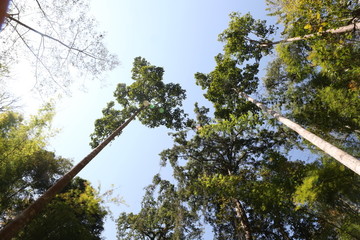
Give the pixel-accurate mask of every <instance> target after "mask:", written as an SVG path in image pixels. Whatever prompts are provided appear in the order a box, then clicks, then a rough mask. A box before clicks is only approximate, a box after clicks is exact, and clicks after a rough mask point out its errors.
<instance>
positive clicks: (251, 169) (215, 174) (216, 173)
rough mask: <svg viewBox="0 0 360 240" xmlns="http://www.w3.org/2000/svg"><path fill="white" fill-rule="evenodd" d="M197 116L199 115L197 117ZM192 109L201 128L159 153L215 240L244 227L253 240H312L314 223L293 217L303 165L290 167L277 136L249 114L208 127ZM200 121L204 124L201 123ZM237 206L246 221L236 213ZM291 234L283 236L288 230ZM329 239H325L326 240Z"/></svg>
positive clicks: (303, 216) (176, 137) (236, 233)
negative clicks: (296, 192) (200, 214)
mask: <svg viewBox="0 0 360 240" xmlns="http://www.w3.org/2000/svg"><path fill="white" fill-rule="evenodd" d="M200 110H201V111H200ZM206 112H207V111H205V110H204V109H202V108H198V107H196V113H197V117H198V119H200V120H201V124H199V123H200V122H196V121H195V120H194V125H195V126H196V125H198V126H199V125H200V126H201V127H197V128H195V129H194V128H193V129H192V130H195V131H196V132H195V133H194V134H191V133H190V131H192V130H183V131H180V132H177V133H175V134H173V137H174V142H175V143H174V146H173V147H172V148H171V149H167V150H165V151H163V152H162V153H161V157H162V160H163V164H165V163H166V162H169V163H170V164H171V166H172V167H173V169H174V177H175V178H176V180H177V181H178V182H179V186H180V187H181V188H182V191H183V192H184V193H185V194H186V196H187V198H186V199H187V204H189V206H191V207H192V209H193V211H199V212H201V213H202V214H203V216H204V219H205V220H206V222H207V223H209V224H210V225H211V226H212V227H213V231H214V233H215V237H216V239H235V238H237V236H239V235H241V234H244V229H243V227H241V226H242V224H241V222H246V221H247V222H248V227H249V228H250V229H251V231H252V234H253V237H254V238H256V239H262V238H264V239H265V238H266V236H267V237H268V236H271V237H272V238H275V239H283V238H290V239H305V238H311V237H313V236H315V235H314V233H317V234H320V232H321V231H320V230H317V226H318V224H321V223H319V222H318V221H317V220H316V219H315V218H313V217H309V216H308V215H307V213H306V211H305V210H301V211H295V206H296V205H295V204H294V203H293V202H292V194H293V193H294V192H295V189H296V187H297V186H298V185H300V184H301V183H302V179H303V177H304V176H305V173H306V169H307V168H306V167H305V164H304V163H302V162H299V161H293V162H290V161H288V160H287V158H286V157H285V156H283V155H282V154H281V153H280V152H279V150H280V149H281V147H282V146H283V143H284V139H283V137H282V135H281V133H276V132H273V131H269V130H266V129H264V128H262V127H261V124H262V123H263V122H264V119H263V118H262V117H261V116H259V115H257V114H253V113H252V112H248V113H247V114H243V115H242V116H240V117H235V116H233V115H232V116H230V119H229V120H221V121H220V120H218V121H211V119H209V118H206V116H204V114H206ZM204 120H205V121H204ZM234 202H239V203H240V204H241V205H242V206H243V208H244V211H245V212H246V216H247V219H244V216H243V217H239V216H238V214H237V213H236V211H235V209H237V208H238V207H237V205H234ZM290 228H291V229H292V231H288V229H290ZM328 236H329V235H328Z"/></svg>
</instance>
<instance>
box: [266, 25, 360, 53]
mask: <svg viewBox="0 0 360 240" xmlns="http://www.w3.org/2000/svg"><path fill="white" fill-rule="evenodd" d="M356 29H360V22H356V23H352V24H349V25H347V26H343V27H339V28H335V29H329V30H326V31H323V32H318V33H313V34H307V35H304V36H301V37H293V38H288V39H284V40H280V41H275V42H268V43H266V42H264V43H261V44H260V46H261V47H270V46H272V45H275V44H279V43H288V42H295V41H300V40H304V39H307V38H311V37H314V36H319V35H321V34H324V33H334V34H339V33H345V32H350V31H353V30H356Z"/></svg>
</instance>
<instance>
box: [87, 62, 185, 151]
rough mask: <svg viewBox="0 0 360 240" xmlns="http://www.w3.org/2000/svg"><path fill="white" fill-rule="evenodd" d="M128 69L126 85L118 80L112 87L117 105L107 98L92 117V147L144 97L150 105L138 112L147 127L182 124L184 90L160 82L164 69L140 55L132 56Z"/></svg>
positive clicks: (177, 125) (183, 117) (133, 109)
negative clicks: (129, 77)
mask: <svg viewBox="0 0 360 240" xmlns="http://www.w3.org/2000/svg"><path fill="white" fill-rule="evenodd" d="M131 72H132V79H133V80H134V82H133V83H132V84H131V85H129V86H126V84H124V83H119V84H118V85H117V87H116V90H115V91H114V97H115V99H116V101H117V103H118V104H119V105H120V109H119V110H117V109H116V105H115V102H114V101H111V102H109V103H108V104H107V107H106V108H104V109H103V111H102V112H103V115H104V116H103V117H102V118H100V119H97V120H96V121H95V131H94V133H93V134H91V139H92V142H91V143H90V145H91V146H92V147H96V146H97V145H98V144H99V142H100V141H102V140H103V139H104V138H105V137H107V136H108V135H109V134H110V133H111V132H112V131H113V130H114V129H115V128H116V126H118V125H119V124H120V123H122V122H123V121H124V119H126V118H128V117H129V116H130V114H132V113H133V112H134V111H135V110H136V108H137V106H138V105H139V104H142V103H143V102H144V101H147V102H149V103H150V106H149V108H146V109H144V111H142V112H141V113H140V114H139V121H140V122H141V123H142V124H144V125H146V126H148V127H151V128H153V127H158V126H161V125H164V126H166V127H168V128H172V129H180V128H181V127H182V126H183V125H184V121H185V119H186V116H187V115H186V114H185V113H184V110H183V109H181V105H182V101H183V100H184V99H185V98H186V94H185V90H184V89H182V88H181V86H180V85H179V84H175V83H164V81H163V75H164V69H163V68H162V67H157V66H154V65H151V64H150V63H149V62H148V61H146V59H144V58H142V57H136V58H135V59H134V64H133V68H132V70H131Z"/></svg>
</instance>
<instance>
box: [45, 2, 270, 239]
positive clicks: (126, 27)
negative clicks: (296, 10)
mask: <svg viewBox="0 0 360 240" xmlns="http://www.w3.org/2000/svg"><path fill="white" fill-rule="evenodd" d="M265 8H266V5H265V2H264V1H257V0H254V1H246V0H221V1H220V0H217V1H216V0H207V1H205V0H181V1H177V0H173V1H169V0H167V1H166V0H153V1H149V0H108V1H101V0H93V1H92V11H93V14H94V15H95V17H96V19H97V20H98V21H99V29H101V30H104V31H106V32H107V36H106V38H105V41H106V42H107V46H108V48H109V49H110V51H111V52H113V53H115V54H117V55H118V57H119V60H120V61H121V65H120V66H119V67H118V68H117V69H116V70H114V71H113V72H111V73H108V74H107V77H106V81H105V82H103V83H99V82H87V83H86V87H87V90H86V91H85V92H84V91H80V90H78V88H77V87H76V86H75V87H74V90H73V95H72V97H66V98H63V99H62V100H61V101H60V102H59V103H58V104H57V109H56V111H57V115H56V117H55V119H54V123H53V125H54V127H56V128H59V129H61V131H60V133H59V134H58V135H57V136H56V137H55V138H54V139H52V140H51V142H50V147H49V148H50V149H51V150H54V151H55V152H56V153H57V154H58V155H61V156H63V157H66V158H70V159H73V161H74V163H77V162H78V161H80V160H81V159H82V158H83V157H85V156H86V155H87V154H88V153H89V151H90V147H89V145H88V143H89V140H90V138H89V135H90V134H91V133H92V131H93V123H94V121H95V120H96V119H97V118H99V117H101V109H102V108H104V107H105V106H106V103H107V102H109V101H111V100H113V96H112V92H113V91H114V90H115V87H116V84H117V83H119V82H124V83H127V84H131V78H130V76H131V73H130V71H131V68H132V62H133V59H134V58H135V57H137V56H142V57H144V58H146V59H147V60H148V61H149V62H150V63H151V64H153V65H156V66H161V67H164V70H165V74H164V81H165V82H175V83H180V84H181V85H182V87H183V88H185V89H186V90H187V96H188V97H187V100H186V101H185V103H184V107H185V110H186V111H187V112H189V113H191V112H192V109H193V106H194V103H195V102H199V103H200V104H202V105H206V106H210V105H209V104H208V103H207V102H206V101H205V99H204V98H203V96H202V94H203V92H202V91H201V89H200V88H199V87H198V86H196V85H195V80H194V73H196V72H205V73H208V72H210V71H211V70H212V69H213V67H214V64H215V63H214V56H215V55H216V54H218V53H219V52H221V51H222V45H221V43H219V42H218V41H217V36H218V34H219V33H221V32H222V31H223V30H224V29H225V28H227V24H228V21H229V17H228V15H229V13H231V12H233V11H238V12H241V13H244V14H245V13H247V12H251V14H252V15H253V16H254V17H255V18H260V19H270V20H271V21H272V23H273V22H274V19H271V18H270V17H268V16H266V14H267V13H266V12H265ZM168 132H169V130H167V129H165V128H162V127H160V128H156V129H149V128H147V127H144V126H142V125H141V124H140V123H139V122H136V121H135V122H132V123H131V124H130V125H129V126H128V127H127V128H126V129H125V130H124V132H123V134H122V135H121V136H120V137H118V138H117V139H116V140H115V141H114V142H113V143H112V144H111V146H108V147H107V148H106V149H104V150H103V152H102V153H100V154H99V155H98V156H97V157H96V158H95V159H94V160H93V161H92V162H91V163H90V164H89V165H88V166H87V167H86V168H85V169H84V170H83V171H82V172H81V173H80V176H81V177H83V178H86V179H88V180H90V181H91V182H92V184H93V186H95V187H96V186H99V185H101V189H102V191H105V190H108V189H109V188H110V187H111V185H112V184H113V185H114V186H115V188H116V192H115V195H119V196H121V197H122V198H123V199H124V200H125V202H126V204H127V205H120V206H111V210H112V211H113V214H114V217H115V218H116V217H117V216H118V214H119V213H120V212H122V211H126V212H130V211H133V212H135V213H136V212H137V211H138V210H139V209H140V202H141V199H142V196H143V194H144V191H143V188H144V187H146V186H147V185H148V184H150V183H151V180H152V177H153V176H154V175H155V174H157V173H159V172H160V173H161V175H162V176H165V177H166V176H167V177H170V176H171V171H170V169H167V168H160V166H159V157H158V154H159V153H160V152H161V151H162V150H164V149H166V148H168V147H171V145H172V141H171V138H170V137H169V136H168V134H167V133H168ZM105 227H106V228H105V232H104V237H106V239H115V238H116V228H115V224H114V223H113V222H111V221H107V223H106V226H105Z"/></svg>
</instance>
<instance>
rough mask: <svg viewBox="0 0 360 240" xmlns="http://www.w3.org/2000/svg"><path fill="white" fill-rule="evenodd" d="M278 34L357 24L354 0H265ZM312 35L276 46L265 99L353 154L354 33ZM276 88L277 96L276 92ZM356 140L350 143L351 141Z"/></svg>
mask: <svg viewBox="0 0 360 240" xmlns="http://www.w3.org/2000/svg"><path fill="white" fill-rule="evenodd" d="M268 2H269V4H270V5H271V6H272V7H273V8H272V9H273V14H274V15H276V16H278V17H279V21H280V22H282V23H284V24H285V30H284V32H283V34H282V35H283V36H284V37H285V38H287V37H292V36H304V35H306V34H312V33H318V32H327V31H329V29H331V28H337V27H339V26H343V25H344V24H346V22H347V21H349V19H350V20H351V21H353V23H354V24H355V25H356V24H359V23H358V13H357V12H358V9H359V8H360V6H359V3H358V2H356V1H307V0H292V1H282V0H279V1H268ZM355 25H354V28H353V29H352V31H349V32H347V33H341V34H340V33H339V34H330V33H324V34H316V35H315V36H314V37H312V38H311V39H306V40H304V41H298V42H293V43H289V44H280V45H279V46H277V48H276V50H277V56H278V58H277V59H275V60H274V61H273V62H272V63H271V64H270V65H269V67H268V73H267V76H266V78H265V85H266V87H267V90H268V91H269V95H270V98H271V101H274V102H275V103H277V104H279V106H280V107H281V108H282V109H283V110H284V111H286V112H288V113H289V115H290V114H291V116H292V117H293V118H294V119H295V120H296V122H298V123H300V124H301V125H303V126H306V127H308V128H309V129H311V130H312V131H313V132H314V133H316V134H318V135H319V136H321V137H323V138H325V139H327V140H329V141H331V142H333V143H334V144H336V145H338V146H341V147H343V148H347V149H348V151H352V152H353V154H354V155H357V156H359V153H358V152H356V148H358V147H356V146H357V145H358V144H359V133H360V125H359V114H360V112H359V106H360V105H359V104H360V102H359V98H358V95H359V64H360V63H359V59H358V58H357V57H356V56H357V55H359V31H358V28H356V27H355ZM279 92H282V94H277V93H279ZM354 142H355V143H356V144H353V143H354Z"/></svg>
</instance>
